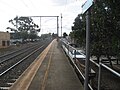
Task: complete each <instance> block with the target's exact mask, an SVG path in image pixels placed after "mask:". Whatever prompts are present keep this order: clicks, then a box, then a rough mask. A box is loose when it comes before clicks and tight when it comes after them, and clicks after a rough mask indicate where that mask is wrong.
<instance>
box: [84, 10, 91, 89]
mask: <svg viewBox="0 0 120 90" xmlns="http://www.w3.org/2000/svg"><path fill="white" fill-rule="evenodd" d="M89 67H90V11H89V10H88V11H87V12H86V61H85V82H84V90H88V88H89V87H88V83H89V70H90V69H89Z"/></svg>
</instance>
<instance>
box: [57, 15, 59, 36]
mask: <svg viewBox="0 0 120 90" xmlns="http://www.w3.org/2000/svg"><path fill="white" fill-rule="evenodd" d="M58 28H59V26H58V16H57V35H58V36H59V30H58Z"/></svg>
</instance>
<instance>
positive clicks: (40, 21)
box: [40, 17, 41, 31]
mask: <svg viewBox="0 0 120 90" xmlns="http://www.w3.org/2000/svg"><path fill="white" fill-rule="evenodd" d="M40 31H41V17H40Z"/></svg>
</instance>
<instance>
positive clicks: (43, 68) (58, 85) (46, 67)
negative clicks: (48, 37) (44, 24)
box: [11, 40, 83, 90]
mask: <svg viewBox="0 0 120 90" xmlns="http://www.w3.org/2000/svg"><path fill="white" fill-rule="evenodd" d="M48 47H49V48H48ZM48 47H47V48H48V49H47V51H44V53H43V54H42V55H41V56H40V57H39V58H38V60H40V61H41V62H36V63H37V64H39V63H41V64H40V65H37V64H35V65H36V66H39V68H38V69H35V70H32V71H34V73H31V74H32V75H33V76H32V77H29V75H28V76H27V74H28V73H29V72H28V71H27V74H23V76H24V78H22V76H21V78H22V79H26V78H28V77H29V78H28V79H26V81H24V80H23V81H21V82H20V81H19V80H18V81H17V82H16V84H15V85H14V86H13V87H12V88H11V90H83V86H82V84H81V82H80V81H79V79H78V77H77V75H76V74H75V71H74V70H73V68H72V66H71V65H70V63H69V60H68V58H67V57H66V56H65V54H64V52H63V51H62V48H61V47H60V45H59V43H58V42H57V41H56V40H53V42H52V43H51V44H50V45H49V46H48ZM41 57H44V58H42V60H41ZM38 60H37V61H38ZM33 66H34V65H33ZM31 69H32V68H31ZM31 69H29V71H31ZM21 83H22V84H21ZM22 85H23V86H22Z"/></svg>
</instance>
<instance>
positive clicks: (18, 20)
mask: <svg viewBox="0 0 120 90" xmlns="http://www.w3.org/2000/svg"><path fill="white" fill-rule="evenodd" d="M9 22H10V23H11V24H12V25H13V26H14V27H16V29H12V28H10V27H9V29H11V30H13V31H15V32H19V33H20V35H21V38H23V39H27V38H30V39H33V37H31V36H30V35H32V36H33V34H34V35H36V36H37V32H39V31H40V29H39V26H38V25H37V24H35V23H34V22H33V19H32V18H31V17H18V16H16V17H15V18H14V19H11V20H9Z"/></svg>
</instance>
